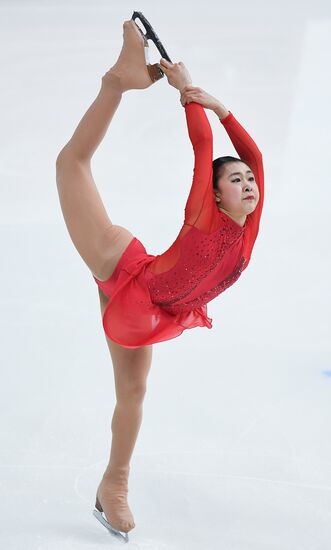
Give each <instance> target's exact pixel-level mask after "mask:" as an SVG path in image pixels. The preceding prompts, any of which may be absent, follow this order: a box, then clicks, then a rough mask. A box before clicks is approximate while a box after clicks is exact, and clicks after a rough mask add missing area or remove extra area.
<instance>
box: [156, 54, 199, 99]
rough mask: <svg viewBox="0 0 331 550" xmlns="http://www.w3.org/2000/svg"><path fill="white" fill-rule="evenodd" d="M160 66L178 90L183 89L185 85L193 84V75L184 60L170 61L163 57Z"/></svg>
mask: <svg viewBox="0 0 331 550" xmlns="http://www.w3.org/2000/svg"><path fill="white" fill-rule="evenodd" d="M160 67H161V69H162V71H163V72H164V74H165V75H166V77H167V79H168V82H169V84H170V85H171V86H173V87H174V88H177V90H179V91H180V90H182V89H183V88H184V86H187V85H188V84H192V79H191V75H190V73H189V72H188V70H187V68H186V67H185V65H184V63H183V62H182V61H179V63H170V61H167V59H164V58H163V57H161V61H160Z"/></svg>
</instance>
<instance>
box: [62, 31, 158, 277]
mask: <svg viewBox="0 0 331 550" xmlns="http://www.w3.org/2000/svg"><path fill="white" fill-rule="evenodd" d="M123 37H124V40H123V47H122V50H121V53H120V55H119V58H118V60H117V62H116V63H115V65H114V66H113V67H111V68H110V69H109V71H107V72H106V74H105V75H104V76H103V77H102V84H101V88H100V91H99V93H98V95H97V97H96V99H95V100H94V102H93V103H92V105H91V106H90V107H89V109H88V110H87V112H86V113H85V115H84V116H83V118H82V120H81V121H80V123H79V124H78V126H77V128H76V130H75V132H74V134H73V136H72V138H71V139H70V140H69V142H68V143H67V144H66V145H65V146H64V147H63V149H62V150H61V151H60V153H59V155H58V157H57V160H56V183H57V189H58V193H59V199H60V204H61V208H62V213H63V216H64V220H65V223H66V225H67V228H68V231H69V234H70V237H71V239H72V241H73V243H74V245H75V247H76V249H77V250H78V252H79V254H80V255H81V257H82V258H83V260H84V261H85V263H86V264H87V265H88V267H89V268H90V270H91V272H92V273H93V275H95V276H96V277H97V278H98V279H100V280H105V279H107V278H108V277H109V276H110V275H111V274H112V272H113V270H114V269H115V267H116V262H117V261H118V258H119V257H120V256H121V254H122V252H123V251H124V250H125V248H126V247H127V246H128V244H129V242H130V240H131V239H132V238H133V235H132V233H131V232H130V231H129V230H128V229H125V228H123V227H121V226H116V227H115V228H114V226H113V223H112V221H111V219H110V218H109V216H108V214H107V212H106V209H105V207H104V204H103V202H102V199H101V197H100V194H99V192H98V189H97V187H96V184H95V182H94V179H93V176H92V171H91V158H92V156H93V154H94V152H95V150H96V149H97V147H98V145H99V144H100V142H101V140H102V139H103V137H104V135H105V134H106V131H107V128H108V126H109V124H110V122H111V120H112V118H113V116H114V114H115V112H116V109H117V107H118V105H119V103H120V101H121V99H122V94H123V92H124V91H126V90H128V89H130V88H146V87H147V86H149V85H151V84H152V81H151V79H150V77H149V74H148V71H147V68H146V64H145V55H144V40H143V37H142V36H141V33H140V31H139V29H138V27H137V25H136V24H135V23H134V22H133V21H125V22H124V24H123Z"/></svg>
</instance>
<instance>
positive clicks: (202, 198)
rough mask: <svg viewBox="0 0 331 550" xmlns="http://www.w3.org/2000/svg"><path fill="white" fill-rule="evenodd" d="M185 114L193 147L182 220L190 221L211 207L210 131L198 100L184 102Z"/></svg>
mask: <svg viewBox="0 0 331 550" xmlns="http://www.w3.org/2000/svg"><path fill="white" fill-rule="evenodd" d="M185 115H186V122H187V129H188V134H189V137H190V140H191V143H192V146H193V150H194V169H193V181H192V185H191V190H190V193H189V196H188V199H187V202H186V206H185V219H184V223H185V224H187V225H194V224H195V222H196V221H197V220H198V218H199V215H200V213H201V211H202V209H210V208H211V209H212V208H215V199H214V193H213V181H212V177H213V134H212V130H211V126H210V123H209V120H208V117H207V115H206V113H205V111H204V108H203V107H202V105H199V103H195V102H192V103H187V104H186V105H185Z"/></svg>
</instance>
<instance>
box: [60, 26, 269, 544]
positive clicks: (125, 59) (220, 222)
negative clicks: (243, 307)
mask: <svg viewBox="0 0 331 550" xmlns="http://www.w3.org/2000/svg"><path fill="white" fill-rule="evenodd" d="M160 69H161V70H160ZM164 75H165V76H166V77H167V80H168V83H169V84H170V85H171V86H173V87H175V88H176V89H177V90H178V91H179V92H180V102H181V105H182V106H183V108H184V110H185V116H186V123H187V128H188V134H189V138H190V140H191V143H192V146H193V151H194V170H193V180H192V185H191V189H190V192H189V196H188V199H187V202H186V205H185V212H184V214H185V215H184V221H183V225H182V227H181V229H180V231H179V234H178V236H177V238H176V240H175V241H174V242H173V244H172V245H171V246H170V247H169V249H167V250H166V251H165V252H163V253H162V254H160V255H157V256H155V255H152V254H148V253H147V252H146V250H145V248H144V246H143V244H142V243H141V241H140V240H139V239H138V238H137V237H135V236H134V235H133V234H132V233H131V232H130V231H129V230H128V229H127V228H125V227H122V226H120V225H115V224H113V223H112V221H111V219H110V218H109V216H108V213H107V212H106V209H105V207H104V205H103V203H102V200H101V197H100V195H99V192H98V190H97V187H96V185H95V182H94V179H93V176H92V173H91V158H92V156H93V154H94V152H95V150H96V148H97V147H98V145H99V144H100V142H101V140H102V139H103V137H104V135H105V133H106V131H107V128H108V126H109V124H110V122H111V120H112V118H113V116H114V114H115V111H116V109H117V107H118V106H119V104H120V101H121V98H122V95H123V94H124V93H125V92H126V91H127V90H131V89H145V88H148V87H149V86H151V85H152V84H153V83H155V82H157V81H158V80H160V79H161V78H162V76H164ZM204 108H207V109H210V110H211V111H213V112H214V113H215V114H216V115H217V117H218V119H219V120H220V122H221V123H222V125H223V127H224V128H225V130H226V132H227V134H228V135H229V137H230V140H231V141H232V144H233V146H234V147H235V149H236V151H237V153H238V155H239V158H237V157H232V156H224V157H219V158H216V159H215V160H213V136H212V131H211V127H210V124H209V121H208V118H207V116H206V113H205V111H204ZM56 181H57V189H58V193H59V199H60V204H61V208H62V212H63V217H64V220H65V223H66V226H67V228H68V231H69V234H70V237H71V239H72V241H73V244H74V246H75V247H76V249H77V251H78V252H79V254H80V255H81V257H82V259H83V260H84V262H85V263H86V265H87V266H88V268H89V270H90V272H91V275H92V276H93V278H94V280H95V282H96V283H97V285H98V292H99V298H100V309H101V317H102V322H103V328H104V333H105V336H106V341H107V344H108V347H109V351H110V355H111V359H112V364H113V368H114V378H115V390H116V406H115V409H114V414H113V418H112V424H111V429H112V443H111V452H110V459H109V464H108V466H107V468H106V470H105V473H104V474H103V477H102V479H101V481H100V484H99V486H98V489H97V494H96V504H95V510H94V512H95V513H96V514H99V517H98V519H99V520H100V521H101V522H102V523H104V525H105V526H106V527H107V528H108V529H109V530H110V532H112V533H113V534H115V536H122V537H124V539H125V541H128V535H127V533H128V531H130V530H131V529H133V528H134V527H135V523H134V518H133V515H132V512H131V510H130V507H129V505H128V501H127V494H128V477H129V470H130V460H131V456H132V453H133V449H134V446H135V443H136V439H137V436H138V432H139V429H140V425H141V421H142V410H143V400H144V395H145V392H146V380H147V376H148V373H149V370H150V367H151V361H152V347H153V344H154V343H157V342H162V341H166V340H169V339H172V338H175V337H177V336H179V335H180V334H181V333H182V332H183V331H184V330H186V329H191V328H194V327H198V326H200V327H207V328H212V319H211V318H210V317H208V315H207V303H208V302H209V301H210V300H212V299H214V298H215V297H217V296H218V295H219V294H220V293H221V292H223V291H224V290H226V289H227V288H228V287H229V286H230V285H232V284H233V283H234V282H235V281H236V280H237V279H238V278H239V276H240V275H241V273H242V272H243V270H244V269H246V267H247V265H248V263H249V261H250V257H251V252H252V248H253V245H254V242H255V239H256V237H257V234H258V230H259V223H260V217H261V212H262V206H263V192H264V177H263V163H262V154H261V152H260V151H259V149H258V147H257V146H256V144H255V142H254V141H253V139H252V138H251V137H250V136H249V134H248V133H247V132H246V130H244V128H243V127H242V126H241V125H240V124H239V122H238V121H237V120H236V118H235V117H234V115H233V113H232V112H231V111H228V110H227V109H226V108H225V107H224V105H222V103H221V102H220V101H219V100H218V99H216V98H215V97H213V96H211V95H209V94H208V93H206V92H205V91H204V90H203V89H201V88H199V87H196V86H193V85H192V79H191V76H190V74H189V72H188V70H187V68H186V67H185V65H184V64H183V63H182V62H179V63H171V62H169V61H168V60H167V59H165V58H163V57H162V58H161V60H160V63H159V64H155V65H153V66H151V65H150V64H149V63H147V57H146V40H145V38H144V37H143V36H142V31H141V29H140V28H139V27H138V25H137V24H136V23H135V22H134V21H133V20H132V19H131V20H128V21H125V22H124V24H123V46H122V50H121V52H120V55H119V57H118V60H117V62H116V63H115V64H114V65H113V66H112V67H111V68H110V69H109V70H108V71H107V72H106V73H105V74H104V75H103V77H102V79H101V88H100V91H99V93H98V95H97V97H96V99H95V100H94V102H93V103H92V105H91V106H90V107H89V109H88V110H87V112H86V113H85V115H84V116H83V118H82V119H81V121H80V123H79V124H78V126H77V128H76V130H75V132H74V134H73V136H72V138H71V139H70V140H69V142H68V143H67V144H66V145H65V146H64V147H63V149H62V150H61V151H60V153H59V155H58V157H57V162H56ZM115 184H116V182H115ZM156 206H157V205H156V204H155V207H156ZM121 532H122V533H124V535H122V533H121Z"/></svg>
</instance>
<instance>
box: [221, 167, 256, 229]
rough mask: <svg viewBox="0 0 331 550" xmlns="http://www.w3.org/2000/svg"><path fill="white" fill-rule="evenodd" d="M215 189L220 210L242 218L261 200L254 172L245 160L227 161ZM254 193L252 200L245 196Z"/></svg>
mask: <svg viewBox="0 0 331 550" xmlns="http://www.w3.org/2000/svg"><path fill="white" fill-rule="evenodd" d="M217 185H218V189H217V190H216V189H215V190H214V194H215V200H216V204H217V205H218V208H219V210H223V211H224V212H225V213H230V214H232V215H233V216H235V217H238V218H240V217H241V216H245V215H247V214H250V213H251V212H253V211H254V210H255V208H256V205H257V203H258V201H259V198H260V194H259V188H258V186H257V183H256V181H255V177H254V174H253V172H252V170H251V169H250V167H249V166H247V164H245V163H244V162H239V161H237V162H227V163H226V164H225V165H224V166H223V168H222V172H221V175H220V177H219V178H218V182H217ZM251 195H254V198H253V199H252V200H250V199H247V200H245V197H249V196H251Z"/></svg>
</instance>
